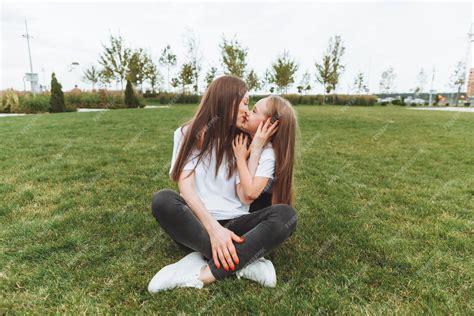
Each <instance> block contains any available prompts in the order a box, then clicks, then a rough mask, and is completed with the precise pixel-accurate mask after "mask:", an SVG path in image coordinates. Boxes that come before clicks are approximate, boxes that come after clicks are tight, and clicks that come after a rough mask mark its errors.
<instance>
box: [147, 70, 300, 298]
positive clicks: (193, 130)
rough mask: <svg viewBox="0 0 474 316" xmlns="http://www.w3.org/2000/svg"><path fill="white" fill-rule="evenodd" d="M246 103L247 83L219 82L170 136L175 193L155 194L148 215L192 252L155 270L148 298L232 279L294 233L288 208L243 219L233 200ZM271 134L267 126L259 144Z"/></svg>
mask: <svg viewBox="0 0 474 316" xmlns="http://www.w3.org/2000/svg"><path fill="white" fill-rule="evenodd" d="M248 102H249V96H248V92H247V88H246V84H245V82H243V81H242V80H241V79H240V78H238V77H235V76H223V77H220V78H218V79H216V80H214V81H213V82H212V83H211V84H210V85H209V87H208V89H207V91H206V93H205V94H204V96H203V98H202V100H201V103H200V105H199V107H198V109H197V111H196V113H195V115H194V117H193V118H192V119H191V120H190V121H189V122H187V123H185V124H184V125H183V126H182V128H178V129H177V130H176V131H175V133H174V141H175V142H174V147H175V148H174V150H173V152H174V154H173V159H172V165H171V170H170V175H171V177H172V179H173V180H174V181H177V182H178V187H179V191H180V194H178V193H176V192H174V191H172V190H168V189H164V190H160V191H159V192H157V193H155V194H154V196H153V200H152V206H151V209H152V213H153V216H154V217H155V218H156V220H157V222H158V223H159V225H160V226H161V227H162V228H163V230H164V231H165V232H166V233H167V234H168V235H169V236H170V237H171V238H172V239H173V240H175V241H176V242H177V243H179V244H181V245H184V246H186V247H188V248H190V249H193V250H194V251H195V252H193V253H191V254H189V255H187V256H186V257H184V258H183V259H181V260H180V261H178V262H176V263H175V264H172V265H169V266H167V267H165V268H163V269H161V270H160V271H159V272H158V273H157V274H156V275H155V276H154V277H153V279H152V280H151V281H150V284H149V286H148V290H149V291H150V292H157V291H161V290H165V289H169V288H174V287H196V288H202V287H203V286H204V285H207V284H210V283H212V282H214V281H216V280H220V279H223V278H225V277H228V276H231V275H233V274H234V273H235V272H236V271H238V270H240V269H242V268H244V267H245V266H246V265H247V264H250V263H252V262H254V261H255V260H257V259H259V258H260V257H263V256H264V255H265V254H267V253H269V252H271V251H272V250H273V249H275V248H276V247H278V246H279V245H280V244H281V243H282V242H283V241H284V240H286V239H287V238H288V237H289V236H290V235H292V234H293V232H294V231H295V229H296V220H297V217H296V212H295V210H294V209H293V207H291V206H290V205H287V204H276V205H271V206H268V207H266V208H264V209H261V210H259V211H255V212H252V213H249V212H248V208H247V207H246V206H245V205H243V204H242V202H241V201H240V200H239V197H238V195H237V193H236V190H235V180H236V163H235V159H234V155H233V150H232V146H231V143H232V140H234V138H235V136H236V134H237V131H238V129H239V128H242V126H243V124H244V123H245V121H246V117H247V115H248ZM275 128H276V124H275V125H273V126H271V127H268V126H266V127H265V130H264V133H265V137H268V138H269V137H270V135H272V134H273V132H274V131H275ZM241 236H242V237H241ZM234 242H235V244H234ZM202 256H204V258H205V259H204V258H203V257H202ZM257 274H258V273H257Z"/></svg>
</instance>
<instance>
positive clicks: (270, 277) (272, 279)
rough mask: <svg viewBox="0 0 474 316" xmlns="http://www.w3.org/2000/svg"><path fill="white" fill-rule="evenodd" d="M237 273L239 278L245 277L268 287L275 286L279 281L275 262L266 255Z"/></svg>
mask: <svg viewBox="0 0 474 316" xmlns="http://www.w3.org/2000/svg"><path fill="white" fill-rule="evenodd" d="M235 275H236V276H237V279H240V278H242V277H243V278H246V279H249V280H252V281H255V282H258V283H260V284H262V285H264V286H268V287H275V286H276V282H277V279H276V272H275V267H274V266H273V263H272V262H271V261H270V260H267V259H265V258H264V257H261V258H259V259H257V260H255V261H254V262H252V263H251V264H249V265H247V266H246V267H244V268H242V269H240V270H238V271H237V272H236V273H235Z"/></svg>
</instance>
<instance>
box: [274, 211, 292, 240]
mask: <svg viewBox="0 0 474 316" xmlns="http://www.w3.org/2000/svg"><path fill="white" fill-rule="evenodd" d="M273 208H274V212H275V216H276V218H277V226H278V227H277V231H279V232H281V233H283V234H284V235H285V236H286V237H289V236H291V235H292V234H293V232H294V231H295V230H296V224H297V222H298V216H297V215H296V210H295V209H294V208H293V207H291V206H290V205H288V204H275V205H273Z"/></svg>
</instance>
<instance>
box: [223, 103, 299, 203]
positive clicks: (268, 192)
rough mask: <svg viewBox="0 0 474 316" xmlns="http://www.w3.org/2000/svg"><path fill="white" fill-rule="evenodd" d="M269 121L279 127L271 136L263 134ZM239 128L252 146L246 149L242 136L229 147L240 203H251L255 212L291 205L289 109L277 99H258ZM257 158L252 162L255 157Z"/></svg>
mask: <svg viewBox="0 0 474 316" xmlns="http://www.w3.org/2000/svg"><path fill="white" fill-rule="evenodd" d="M276 120H278V121H276ZM264 121H266V123H265V125H263V122H264ZM272 121H276V123H277V124H279V127H278V129H275V131H274V135H273V133H272V134H271V135H273V136H271V135H266V134H265V131H269V132H270V133H271V131H272V128H273V126H272V127H270V128H268V129H267V127H268V126H269V124H271V123H272ZM273 125H276V124H273ZM242 128H243V129H244V130H245V131H246V132H248V133H249V134H250V136H251V137H252V145H251V146H250V148H249V149H247V139H248V138H247V136H243V134H239V135H238V136H236V138H235V139H234V141H233V144H232V147H233V150H234V155H235V157H236V160H237V168H238V173H239V174H238V176H237V179H236V183H237V194H238V196H239V198H240V200H241V201H242V203H243V204H245V205H247V206H248V205H249V204H251V203H252V202H254V203H253V204H252V207H255V209H262V208H264V207H266V206H268V205H272V204H278V203H284V204H289V205H291V206H294V198H295V196H294V188H293V165H294V159H295V142H296V132H297V129H298V124H297V118H296V112H295V110H294V109H293V106H292V105H291V103H290V102H289V101H288V100H286V99H284V98H282V97H279V96H269V97H266V98H264V99H261V100H259V101H258V102H257V103H256V104H255V105H254V107H253V110H252V112H251V113H250V115H249V117H248V119H247V120H246V121H245V122H244V123H243V125H242ZM267 133H268V132H267ZM269 137H272V138H271V142H270V141H269V142H268V143H267V144H266V145H265V144H262V143H263V142H264V139H269ZM269 140H270V139H269ZM259 148H263V150H261V151H260V150H259ZM249 156H250V159H249V160H248V162H247V158H248V157H249ZM259 156H260V159H259V160H257V161H256V160H255V157H259ZM250 211H252V210H250Z"/></svg>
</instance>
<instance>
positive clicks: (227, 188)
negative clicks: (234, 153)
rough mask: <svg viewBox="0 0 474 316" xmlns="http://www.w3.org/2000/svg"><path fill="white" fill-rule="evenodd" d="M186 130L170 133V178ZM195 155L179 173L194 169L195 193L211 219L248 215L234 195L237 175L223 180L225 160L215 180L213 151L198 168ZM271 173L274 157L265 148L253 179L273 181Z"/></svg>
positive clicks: (225, 174)
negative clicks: (171, 141) (171, 152)
mask: <svg viewBox="0 0 474 316" xmlns="http://www.w3.org/2000/svg"><path fill="white" fill-rule="evenodd" d="M187 128H188V126H184V127H183V128H181V127H179V128H177V129H176V130H175V131H174V142H173V155H172V158H171V167H170V170H169V174H170V175H171V171H172V170H173V166H174V163H175V161H176V158H177V157H178V152H179V149H180V148H181V142H182V140H183V137H184V134H185V133H186V130H187ZM229 145H230V144H229ZM197 153H198V152H197V151H196V150H195V151H194V152H193V153H192V154H191V159H189V160H188V162H187V163H186V165H185V166H184V168H183V171H184V170H192V169H193V168H194V167H195V166H196V165H197V166H196V169H195V171H194V173H195V189H196V192H197V194H198V196H199V198H200V199H201V201H202V202H203V203H204V205H205V207H206V209H207V210H208V211H209V213H210V214H211V215H212V217H214V219H216V220H224V219H232V218H236V217H239V216H242V215H245V214H249V208H250V205H246V204H243V203H242V202H241V201H240V199H239V196H238V195H237V191H236V185H237V179H238V171H237V170H236V171H235V173H234V174H233V175H232V176H231V177H230V178H229V179H227V159H226V158H225V157H224V159H223V161H222V163H221V165H220V167H219V170H218V172H217V177H216V176H215V169H216V157H215V151H214V150H213V151H212V153H211V155H210V156H208V157H204V158H203V159H202V160H201V162H200V163H199V164H197V157H196V155H197ZM272 158H273V160H272ZM274 170H275V154H274V152H273V148H272V146H271V145H270V146H268V145H267V146H266V147H265V148H264V150H263V151H262V156H261V158H260V161H259V165H258V167H257V171H256V174H255V175H256V176H260V177H268V178H271V179H273V173H274ZM239 181H240V179H239Z"/></svg>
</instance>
